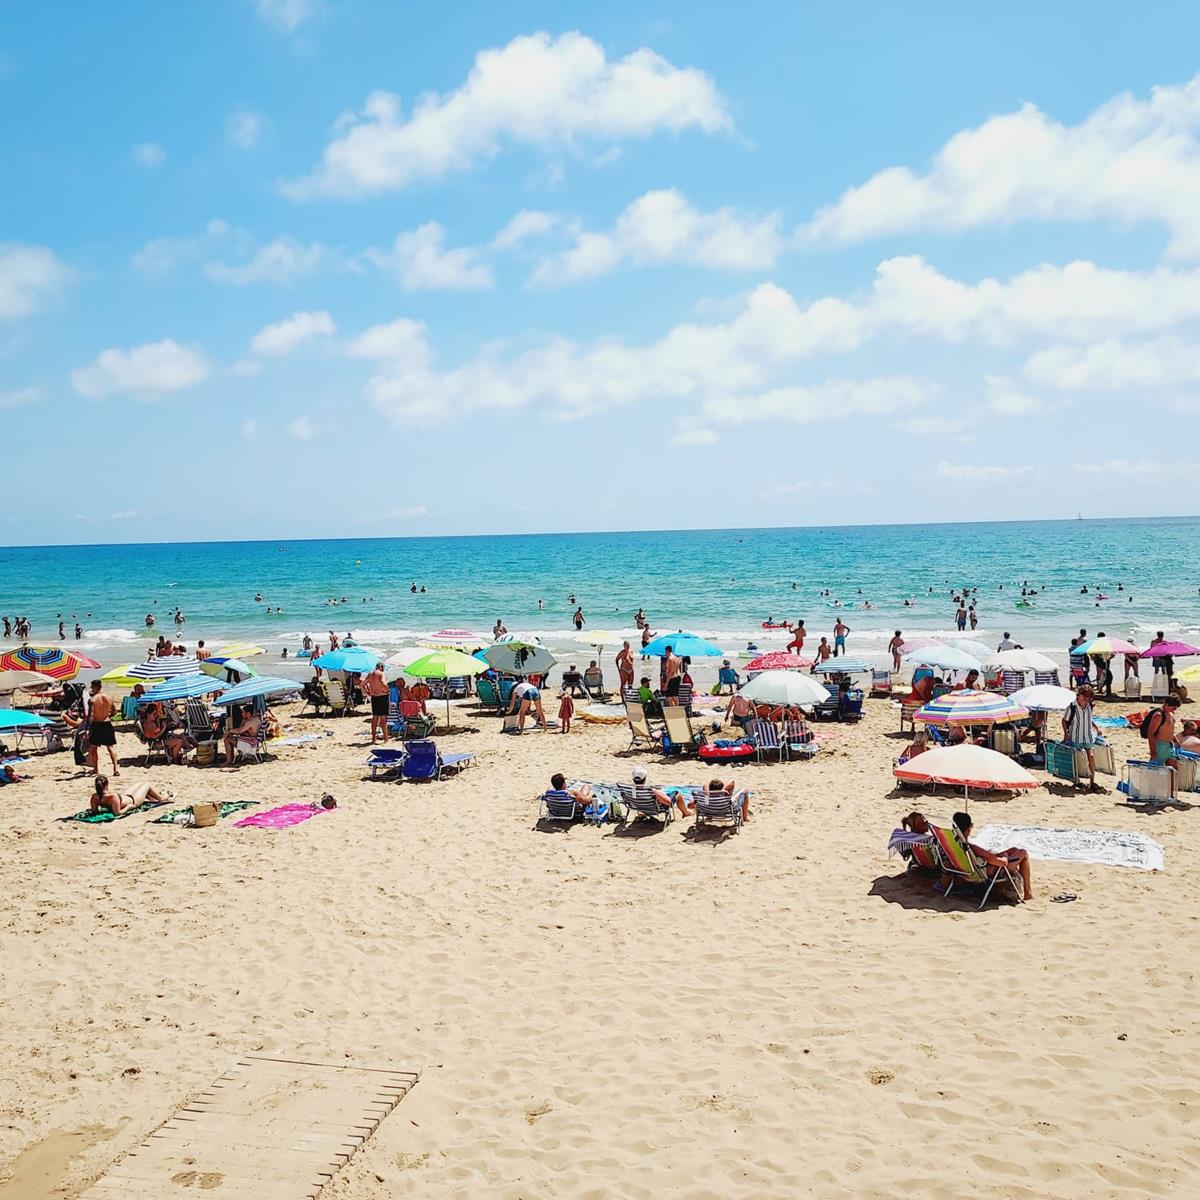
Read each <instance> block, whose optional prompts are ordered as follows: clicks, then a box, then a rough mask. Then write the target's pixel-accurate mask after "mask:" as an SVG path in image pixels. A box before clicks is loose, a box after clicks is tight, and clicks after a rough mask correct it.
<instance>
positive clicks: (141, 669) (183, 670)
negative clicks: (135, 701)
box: [123, 654, 200, 683]
mask: <svg viewBox="0 0 1200 1200" xmlns="http://www.w3.org/2000/svg"><path fill="white" fill-rule="evenodd" d="M123 669H124V671H125V674H126V675H127V676H128V677H129V678H130V679H136V680H137V681H138V682H139V683H145V682H146V681H147V680H151V681H157V680H159V679H174V678H175V676H176V675H198V674H199V673H200V664H199V663H198V662H197V661H196V660H195V659H194V658H190V657H188V656H187V655H184V654H164V655H162V656H161V657H160V658H149V659H147V660H146V661H145V662H140V663H134V664H133V666H132V667H125V668H123Z"/></svg>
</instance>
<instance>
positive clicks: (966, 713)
mask: <svg viewBox="0 0 1200 1200" xmlns="http://www.w3.org/2000/svg"><path fill="white" fill-rule="evenodd" d="M1027 716H1029V711H1028V710H1027V709H1025V708H1023V707H1022V706H1021V705H1020V704H1016V703H1014V702H1013V700H1012V698H1011V697H1010V696H1000V695H997V694H996V693H995V692H980V691H976V690H975V689H974V688H963V689H962V691H958V692H947V693H946V694H945V695H944V696H938V697H937V699H935V700H930V701H929V703H928V704H926V705H925V706H924V708H918V709H917V711H916V712H915V713H913V719H914V720H916V721H924V722H925V723H926V724H927V725H993V724H995V723H996V722H998V721H1016V720H1019V719H1020V718H1021V717H1027Z"/></svg>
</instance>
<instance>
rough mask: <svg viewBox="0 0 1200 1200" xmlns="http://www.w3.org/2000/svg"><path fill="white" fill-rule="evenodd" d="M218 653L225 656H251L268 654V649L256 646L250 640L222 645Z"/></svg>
mask: <svg viewBox="0 0 1200 1200" xmlns="http://www.w3.org/2000/svg"><path fill="white" fill-rule="evenodd" d="M217 653H218V654H220V655H221V656H223V657H224V658H251V657H253V656H254V655H255V654H266V651H265V650H264V649H263V648H262V647H261V646H254V645H252V644H251V643H249V642H230V643H229V645H228V646H222V647H221V648H220V650H218V651H217Z"/></svg>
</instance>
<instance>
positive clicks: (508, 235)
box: [492, 208, 561, 250]
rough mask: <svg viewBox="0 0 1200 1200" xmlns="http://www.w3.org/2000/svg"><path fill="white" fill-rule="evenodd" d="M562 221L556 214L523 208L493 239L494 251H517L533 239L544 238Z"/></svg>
mask: <svg viewBox="0 0 1200 1200" xmlns="http://www.w3.org/2000/svg"><path fill="white" fill-rule="evenodd" d="M560 220H561V218H560V217H559V216H558V215H557V214H556V213H548V212H540V211H538V210H537V209H534V208H523V209H521V211H520V212H519V213H517V214H515V215H514V216H513V218H512V220H510V221H509V222H508V224H507V225H505V226H504V228H503V229H501V230H500V232H499V233H498V234H496V236H495V237H494V238H492V249H493V250H515V249H517V248H518V247H519V246H522V245H524V244H525V243H526V242H527V241H529V240H530V239H531V238H540V237H544V236H545V235H546V234H547V233H549V232H550V231H551V230H552V229H554V227H555V226H556V225H558V223H559V221H560Z"/></svg>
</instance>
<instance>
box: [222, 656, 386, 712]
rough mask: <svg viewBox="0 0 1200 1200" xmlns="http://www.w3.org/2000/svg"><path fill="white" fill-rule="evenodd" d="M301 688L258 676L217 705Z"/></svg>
mask: <svg viewBox="0 0 1200 1200" xmlns="http://www.w3.org/2000/svg"><path fill="white" fill-rule="evenodd" d="M371 665H372V666H374V665H375V664H374V663H372V664H371ZM342 669H344V668H342ZM351 669H353V668H351ZM209 682H210V683H211V682H212V681H211V680H210V681H209ZM300 687H301V685H300V684H298V683H297V682H296V681H295V680H294V679H283V678H280V677H278V676H271V675H256V676H255V677H254V678H253V679H247V680H245V681H244V682H242V683H239V684H235V685H234V686H233V687H231V688H230V689H229V691H227V692H226V693H225V694H224V695H223V696H221V697H220V698H219V699H218V700H217V703H218V704H245V702H246V701H247V700H254V699H257V698H258V697H259V696H277V695H279V694H281V693H283V692H298V691H299V690H300Z"/></svg>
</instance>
